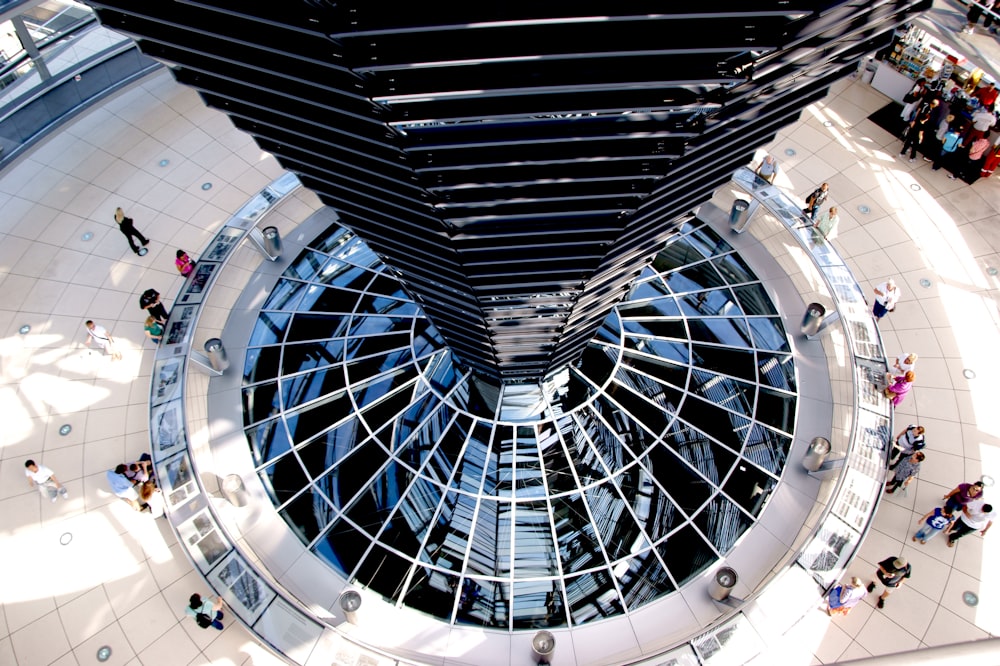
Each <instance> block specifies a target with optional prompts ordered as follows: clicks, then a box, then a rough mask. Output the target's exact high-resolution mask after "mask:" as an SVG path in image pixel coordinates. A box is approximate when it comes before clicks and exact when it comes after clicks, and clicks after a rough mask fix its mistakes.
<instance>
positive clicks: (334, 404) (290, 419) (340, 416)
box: [285, 391, 353, 444]
mask: <svg viewBox="0 0 1000 666" xmlns="http://www.w3.org/2000/svg"><path fill="white" fill-rule="evenodd" d="M352 409H353V407H352V405H351V399H350V397H349V396H348V395H347V393H346V392H344V391H342V392H340V393H337V394H334V395H327V396H325V397H324V398H323V399H322V400H318V401H316V402H314V403H312V404H310V405H309V406H308V407H306V408H304V409H300V410H298V411H295V412H286V413H285V422H286V423H288V432H289V434H290V435H291V437H292V440H293V441H294V442H295V443H297V444H302V443H304V442H306V441H308V440H310V439H312V438H313V437H315V436H316V435H318V434H319V433H321V432H323V431H324V430H326V429H327V428H329V427H330V426H331V425H333V424H335V423H338V422H340V421H342V420H344V419H346V418H347V417H349V416H350V415H351V413H352Z"/></svg>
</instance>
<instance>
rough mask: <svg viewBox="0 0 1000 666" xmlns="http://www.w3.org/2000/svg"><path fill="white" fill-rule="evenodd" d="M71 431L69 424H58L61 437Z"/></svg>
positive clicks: (71, 427)
mask: <svg viewBox="0 0 1000 666" xmlns="http://www.w3.org/2000/svg"><path fill="white" fill-rule="evenodd" d="M71 432H73V426H71V425H70V424H68V423H64V424H62V425H61V426H59V434H60V435H62V436H63V437H65V436H66V435H68V434H70V433H71Z"/></svg>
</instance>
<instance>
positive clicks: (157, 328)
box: [143, 315, 163, 344]
mask: <svg viewBox="0 0 1000 666" xmlns="http://www.w3.org/2000/svg"><path fill="white" fill-rule="evenodd" d="M143 330H145V331H146V337H147V338H149V339H150V340H152V341H153V342H154V343H156V344H160V340H162V339H163V324H161V323H160V322H158V321H156V320H155V319H153V317H152V315H150V316H149V317H146V323H145V325H144V326H143Z"/></svg>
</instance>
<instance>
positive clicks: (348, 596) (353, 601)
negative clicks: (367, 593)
mask: <svg viewBox="0 0 1000 666" xmlns="http://www.w3.org/2000/svg"><path fill="white" fill-rule="evenodd" d="M340 608H341V610H343V611H345V612H348V613H352V612H354V611H356V610H358V609H359V608H361V595H360V594H358V593H357V592H356V591H354V590H348V591H347V592H344V593H343V594H342V595H340Z"/></svg>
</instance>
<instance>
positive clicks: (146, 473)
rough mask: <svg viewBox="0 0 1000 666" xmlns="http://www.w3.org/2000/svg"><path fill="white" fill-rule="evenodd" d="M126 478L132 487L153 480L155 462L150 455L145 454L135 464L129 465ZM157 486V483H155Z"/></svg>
mask: <svg viewBox="0 0 1000 666" xmlns="http://www.w3.org/2000/svg"><path fill="white" fill-rule="evenodd" d="M125 476H126V478H128V479H129V480H130V481H131V482H132V485H139V484H141V483H145V482H147V481H150V480H152V479H153V462H152V459H151V458H150V457H149V454H148V453H143V454H142V455H141V456H139V459H138V460H136V461H135V462H134V463H131V464H129V466H128V469H127V470H125ZM153 483H154V484H155V481H154V482H153Z"/></svg>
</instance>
